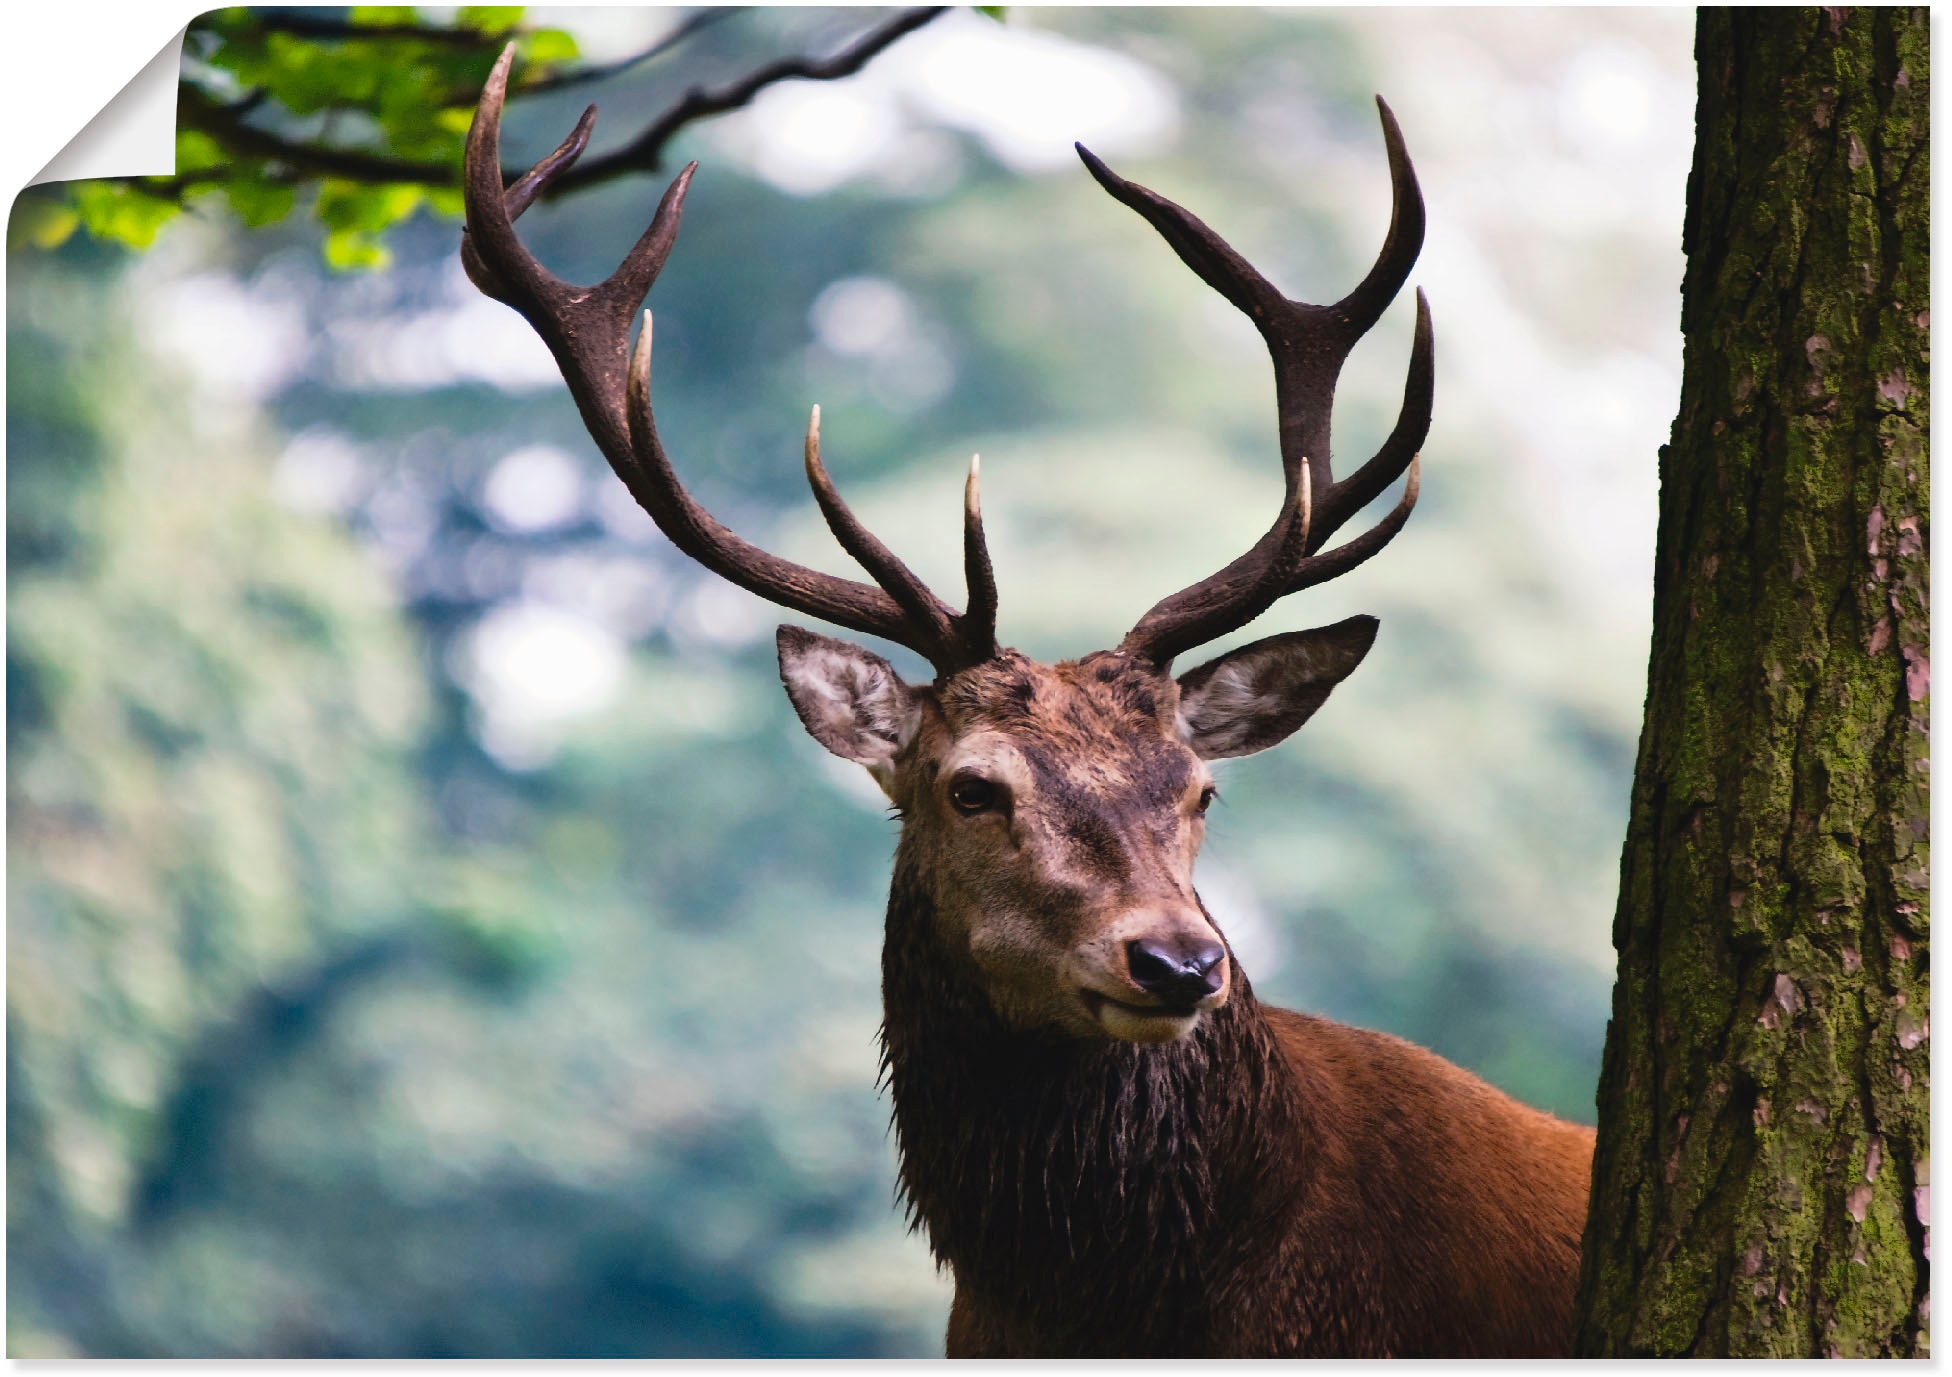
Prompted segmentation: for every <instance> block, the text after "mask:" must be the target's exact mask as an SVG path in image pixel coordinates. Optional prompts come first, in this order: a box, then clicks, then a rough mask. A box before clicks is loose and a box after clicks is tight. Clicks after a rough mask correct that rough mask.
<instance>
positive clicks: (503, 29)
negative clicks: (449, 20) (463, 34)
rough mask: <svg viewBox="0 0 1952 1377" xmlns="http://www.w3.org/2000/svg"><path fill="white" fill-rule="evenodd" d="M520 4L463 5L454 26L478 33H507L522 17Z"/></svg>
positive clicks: (455, 18)
mask: <svg viewBox="0 0 1952 1377" xmlns="http://www.w3.org/2000/svg"><path fill="white" fill-rule="evenodd" d="M522 8H523V7H522V6H520V5H463V6H461V10H460V13H459V14H457V15H455V16H454V27H455V28H457V29H473V30H474V31H475V32H476V33H483V34H505V33H507V32H508V31H509V30H510V29H512V28H514V27H515V26H516V24H518V23H520V22H521V19H522Z"/></svg>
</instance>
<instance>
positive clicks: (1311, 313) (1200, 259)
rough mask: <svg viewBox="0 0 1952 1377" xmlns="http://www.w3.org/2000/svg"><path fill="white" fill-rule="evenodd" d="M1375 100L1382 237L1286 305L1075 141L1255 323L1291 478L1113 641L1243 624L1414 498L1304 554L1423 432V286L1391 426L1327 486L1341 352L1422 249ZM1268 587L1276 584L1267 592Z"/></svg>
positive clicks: (1162, 659) (1357, 505)
mask: <svg viewBox="0 0 1952 1377" xmlns="http://www.w3.org/2000/svg"><path fill="white" fill-rule="evenodd" d="M1376 108H1377V112H1378V114H1379V116H1380V118H1381V120H1382V126H1383V144H1384V147H1385V150H1386V152H1387V154H1388V158H1389V167H1390V187H1391V209H1390V227H1389V232H1388V234H1387V235H1386V236H1385V238H1384V241H1383V247H1382V250H1381V251H1380V252H1379V253H1378V255H1377V258H1376V261H1375V263H1374V264H1373V265H1372V266H1371V268H1370V269H1369V272H1368V273H1367V274H1366V275H1365V276H1364V277H1363V280H1362V281H1361V282H1360V283H1359V284H1358V285H1357V286H1356V288H1355V290H1353V291H1351V292H1350V293H1349V294H1348V295H1347V296H1345V297H1344V298H1343V299H1342V300H1341V301H1339V302H1337V303H1335V304H1334V305H1332V306H1315V305H1311V304H1309V303H1307V302H1301V301H1291V300H1289V299H1288V298H1287V297H1285V296H1283V295H1282V294H1281V293H1280V291H1279V290H1277V289H1276V288H1275V287H1274V286H1273V284H1271V283H1270V282H1268V280H1267V279H1266V278H1265V277H1263V276H1262V275H1261V273H1260V272H1259V271H1258V270H1256V269H1255V268H1254V267H1253V265H1252V264H1250V263H1248V262H1247V260H1246V259H1244V258H1242V257H1241V256H1240V254H1238V253H1237V252H1235V251H1234V249H1233V248H1232V247H1231V246H1230V245H1228V244H1227V243H1226V241H1225V240H1223V239H1221V238H1220V236H1219V235H1217V234H1215V233H1214V232H1213V230H1212V229H1210V228H1208V227H1207V225H1206V224H1205V223H1203V222H1202V221H1201V220H1200V219H1199V218H1198V217H1197V216H1195V215H1193V214H1192V213H1191V212H1190V211H1187V210H1186V209H1185V208H1184V207H1181V206H1179V205H1177V204H1175V203H1174V202H1172V201H1169V200H1167V199H1166V198H1165V197H1163V196H1160V195H1159V194H1158V193H1156V192H1153V191H1150V190H1148V189H1147V188H1145V187H1142V186H1139V185H1137V184H1136V183H1133V182H1129V181H1126V180H1125V179H1124V178H1122V177H1120V176H1118V175H1117V174H1116V173H1114V172H1112V171H1111V169H1109V168H1108V167H1106V166H1105V165H1104V163H1103V162H1101V161H1100V160H1099V159H1098V158H1096V157H1094V156H1093V155H1092V154H1091V153H1090V152H1089V151H1087V150H1086V149H1085V148H1083V147H1082V146H1079V148H1078V153H1079V155H1080V156H1081V157H1082V158H1083V159H1084V163H1085V166H1086V167H1087V168H1089V169H1090V171H1091V175H1092V176H1093V177H1094V178H1096V179H1097V181H1098V183H1099V184H1100V185H1101V186H1103V187H1104V188H1105V189H1106V190H1107V191H1108V192H1110V193H1111V194H1112V196H1113V197H1115V198H1116V199H1117V200H1119V201H1120V202H1122V203H1123V204H1125V205H1127V206H1130V207H1131V208H1132V209H1133V210H1136V211H1137V212H1138V213H1139V214H1140V215H1142V216H1144V217H1145V219H1146V220H1147V222H1148V223H1150V224H1151V225H1152V226H1153V228H1154V229H1156V230H1158V232H1159V233H1160V235H1161V236H1162V237H1163V238H1164V239H1165V240H1166V242H1167V243H1168V244H1170V245H1171V246H1172V248H1173V250H1174V252H1176V253H1177V254H1178V255H1179V257H1180V259H1181V260H1182V261H1183V262H1185V263H1186V265H1187V266H1188V267H1190V268H1192V269H1193V271H1194V272H1195V273H1197V274H1198V275H1199V276H1200V278H1201V279H1202V280H1203V281H1205V282H1206V283H1207V284H1208V285H1209V286H1211V287H1213V288H1214V290H1216V291H1218V292H1219V293H1220V294H1221V295H1222V296H1224V297H1225V298H1226V299H1227V300H1228V301H1230V302H1232V303H1233V304H1234V305H1235V306H1237V307H1239V308H1240V309H1241V310H1242V311H1243V312H1245V313H1246V314H1247V315H1248V316H1249V317H1250V318H1251V319H1252V320H1253V321H1254V324H1255V326H1256V328H1257V329H1259V330H1260V332H1261V337H1262V339H1263V340H1265V341H1266V343H1267V346H1268V353H1269V356H1270V357H1271V359H1272V361H1273V364H1274V386H1275V401H1276V408H1277V411H1278V414H1279V418H1280V439H1281V467H1282V474H1283V477H1284V478H1285V480H1286V483H1287V498H1286V501H1284V503H1283V507H1282V513H1281V515H1280V516H1279V517H1278V518H1277V519H1276V521H1275V523H1274V524H1273V525H1272V526H1270V527H1269V528H1268V530H1267V532H1266V533H1265V534H1263V535H1262V536H1261V538H1260V540H1258V541H1256V542H1255V544H1254V546H1253V547H1252V548H1251V549H1250V550H1248V551H1247V553H1245V554H1243V555H1241V556H1239V557H1238V558H1236V559H1234V560H1233V561H1232V562H1231V563H1229V564H1228V565H1227V566H1226V567H1225V568H1223V569H1221V570H1220V571H1219V572H1218V573H1216V574H1213V575H1211V576H1209V577H1208V578H1206V579H1203V580H1202V581H1200V582H1199V583H1197V584H1194V585H1193V586H1192V587H1190V588H1187V589H1184V590H1182V591H1180V592H1178V593H1175V594H1173V595H1172V596H1171V597H1168V598H1166V599H1163V600H1162V601H1161V602H1159V603H1157V604H1155V605H1154V606H1153V608H1152V609H1151V610H1150V611H1148V612H1147V613H1146V615H1145V616H1144V617H1142V618H1141V619H1140V620H1139V623H1138V625H1137V626H1135V627H1133V629H1132V631H1131V632H1130V633H1129V634H1128V635H1127V636H1126V638H1125V641H1124V642H1123V644H1122V648H1123V649H1125V650H1126V651H1127V652H1128V653H1132V654H1136V655H1144V656H1146V657H1148V658H1150V659H1152V660H1154V661H1155V662H1156V663H1158V664H1159V665H1161V667H1163V666H1165V665H1166V664H1168V663H1170V661H1171V659H1172V657H1173V655H1175V654H1177V653H1178V652H1179V651H1181V650H1184V649H1188V648H1190V647H1191V646H1193V645H1197V644H1199V643H1200V642H1201V641H1204V640H1210V639H1212V638H1213V637H1215V636H1220V635H1224V634H1225V633H1226V632H1228V631H1231V630H1234V629H1236V628H1238V627H1241V626H1244V625H1246V624H1247V622H1248V621H1250V620H1252V619H1253V618H1254V617H1256V616H1258V615H1260V613H1261V612H1263V611H1265V610H1266V609H1267V608H1268V607H1269V606H1271V605H1272V604H1273V602H1274V600H1275V599H1276V598H1278V597H1280V596H1282V595H1283V594H1285V593H1287V592H1291V591H1293V590H1294V589H1295V588H1299V587H1303V586H1306V585H1307V584H1310V583H1317V582H1321V581H1322V580H1323V579H1325V578H1329V577H1333V575H1334V574H1335V573H1340V572H1343V571H1344V570H1346V569H1348V568H1353V567H1354V565H1355V564H1357V563H1360V562H1361V560H1362V559H1366V558H1368V556H1369V555H1370V554H1373V553H1374V552H1375V550H1377V549H1380V548H1381V547H1382V545H1383V544H1386V543H1387V542H1388V539H1389V537H1390V536H1393V535H1394V534H1395V533H1396V531H1397V530H1398V529H1400V528H1401V526H1402V523H1403V521H1404V520H1405V519H1407V518H1408V515H1409V510H1410V507H1411V506H1413V505H1414V503H1415V482H1414V479H1413V481H1412V483H1411V488H1410V492H1409V493H1408V494H1406V498H1405V501H1404V503H1403V504H1402V505H1401V506H1400V507H1399V509H1398V511H1396V512H1392V513H1391V515H1390V516H1389V517H1386V518H1385V519H1384V522H1383V526H1387V527H1389V529H1388V531H1387V532H1386V533H1384V534H1381V535H1379V536H1378V538H1377V539H1375V540H1373V541H1372V540H1371V538H1370V537H1369V536H1363V537H1360V538H1358V539H1357V540H1355V541H1351V542H1349V543H1348V544H1347V545H1345V546H1343V547H1339V548H1338V549H1337V550H1336V551H1334V552H1331V554H1329V555H1326V556H1322V557H1320V558H1321V559H1323V560H1324V561H1326V562H1325V563H1323V564H1320V565H1317V564H1315V563H1314V562H1313V557H1312V556H1311V553H1310V552H1311V551H1312V550H1313V549H1315V548H1319V547H1320V546H1321V545H1323V544H1325V543H1327V541H1328V540H1329V538H1330V537H1331V536H1333V535H1334V534H1335V532H1336V530H1337V529H1339V528H1340V527H1341V526H1342V525H1343V524H1344V523H1345V522H1346V521H1347V520H1348V519H1349V518H1350V517H1351V516H1353V515H1354V514H1355V513H1356V512H1357V511H1358V510H1360V509H1361V508H1362V507H1363V506H1364V505H1365V504H1366V503H1368V502H1369V501H1370V500H1371V499H1373V498H1374V497H1376V496H1377V495H1378V494H1379V493H1381V492H1382V491H1383V490H1384V489H1385V488H1387V487H1388V486H1389V485H1390V484H1391V483H1392V482H1394V481H1395V480H1396V478H1397V477H1398V476H1399V475H1401V474H1402V473H1403V471H1404V469H1405V468H1406V467H1409V466H1411V465H1413V464H1414V462H1415V455H1416V453H1417V451H1418V449H1419V448H1420V447H1421V446H1422V444H1423V440H1424V437H1425V435H1426V434H1427V433H1428V431H1429V427H1430V409H1431V400H1432V391H1433V381H1434V373H1435V369H1434V354H1435V344H1434V340H1433V336H1432V332H1431V327H1430V309H1429V304H1428V303H1427V302H1426V301H1425V299H1424V296H1423V293H1422V292H1421V291H1419V292H1418V293H1417V324H1416V333H1415V337H1414V341H1413V343H1412V345H1411V350H1410V365H1409V372H1408V376H1407V378H1406V380H1405V383H1404V389H1403V405H1402V408H1401V410H1400V411H1399V413H1398V416H1397V422H1396V426H1395V428H1394V429H1393V430H1392V431H1391V433H1390V436H1389V438H1388V439H1387V440H1386V441H1385V442H1384V443H1383V445H1382V447H1381V448H1380V449H1379V450H1378V451H1377V453H1376V454H1375V456H1374V457H1372V458H1371V459H1370V460H1369V462H1367V463H1366V464H1364V465H1362V467H1360V468H1359V469H1357V470H1356V472H1355V473H1354V474H1352V475H1351V476H1350V477H1349V478H1348V479H1347V480H1345V481H1344V482H1341V483H1337V482H1336V481H1335V472H1334V467H1333V464H1332V462H1331V459H1330V452H1329V423H1330V413H1331V411H1332V409H1333V406H1334V400H1335V384H1336V381H1337V379H1338V377H1339V376H1340V374H1341V371H1342V365H1343V363H1344V361H1345V360H1346V359H1347V358H1348V355H1349V351H1350V350H1351V349H1353V348H1354V347H1355V344H1356V341H1357V340H1359V339H1360V338H1361V337H1362V335H1363V334H1364V333H1365V332H1366V331H1367V330H1369V329H1370V327H1371V326H1373V325H1374V324H1375V323H1376V321H1377V320H1378V319H1379V318H1380V317H1381V315H1382V312H1383V310H1384V308H1385V307H1387V306H1388V305H1389V302H1390V300H1391V299H1392V298H1393V297H1394V296H1395V294H1396V293H1397V291H1398V290H1399V289H1400V288H1401V287H1402V285H1403V283H1404V281H1405V279H1406V278H1407V277H1408V276H1409V272H1410V268H1411V266H1412V265H1413V264H1414V263H1415V262H1416V257H1417V254H1418V252H1419V250H1420V249H1421V248H1422V245H1423V232H1424V211H1423V194H1422V191H1421V190H1420V189H1419V187H1418V185H1417V179H1416V170H1415V168H1414V167H1413V166H1412V165H1411V163H1410V156H1409V153H1408V151H1407V150H1406V149H1405V147H1404V144H1403V134H1402V130H1401V129H1400V128H1399V127H1398V126H1397V123H1396V116H1395V115H1394V114H1393V113H1392V112H1391V110H1390V108H1389V106H1388V105H1387V104H1386V103H1385V102H1384V101H1383V100H1382V98H1381V97H1378V98H1377V101H1376ZM1303 488H1307V489H1310V490H1312V495H1313V501H1312V504H1311V505H1312V513H1311V515H1312V520H1311V521H1310V522H1308V523H1307V525H1306V527H1305V528H1301V542H1302V543H1301V545H1300V546H1296V545H1295V544H1294V543H1293V537H1294V535H1295V533H1296V531H1297V529H1298V528H1297V526H1296V524H1295V523H1294V521H1293V520H1292V519H1291V517H1290V509H1291V508H1293V507H1294V506H1295V505H1296V502H1297V498H1298V497H1299V495H1300V493H1301V491H1302V489H1303ZM1378 531H1379V532H1380V531H1382V527H1378ZM1290 566H1292V568H1290ZM1284 571H1285V572H1284ZM1270 588H1273V589H1275V591H1274V592H1273V593H1272V594H1270V593H1269V589H1270Z"/></svg>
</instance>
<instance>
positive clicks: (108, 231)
mask: <svg viewBox="0 0 1952 1377" xmlns="http://www.w3.org/2000/svg"><path fill="white" fill-rule="evenodd" d="M70 185H72V187H73V188H74V204H75V209H76V211H77V212H78V213H79V214H80V216H81V223H82V224H83V225H85V226H86V227H87V229H88V232H89V233H90V234H92V235H94V236H95V237H96V238H98V239H112V240H114V241H116V242H117V243H120V244H127V245H128V246H129V247H130V248H134V249H146V248H148V247H149V246H150V245H151V244H153V243H155V242H156V236H157V234H158V233H160V232H161V230H162V228H163V226H164V225H166V224H168V223H169V222H170V221H171V220H173V219H175V218H176V216H177V214H178V213H179V212H180V211H181V210H182V207H181V206H179V205H178V204H177V203H176V202H175V201H173V200H165V199H164V198H162V197H160V196H152V195H150V194H149V193H147V192H144V191H140V190H138V189H137V188H135V187H133V186H130V185H128V184H126V183H123V182H115V181H91V182H74V183H71V184H70Z"/></svg>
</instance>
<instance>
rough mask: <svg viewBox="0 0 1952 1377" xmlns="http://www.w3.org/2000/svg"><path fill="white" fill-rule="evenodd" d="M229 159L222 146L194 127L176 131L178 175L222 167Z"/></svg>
mask: <svg viewBox="0 0 1952 1377" xmlns="http://www.w3.org/2000/svg"><path fill="white" fill-rule="evenodd" d="M229 161H230V158H229V156H228V155H227V154H226V153H225V152H224V146H223V145H222V144H220V143H218V142H217V140H215V139H213V138H211V137H210V135H208V134H205V133H202V132H201V131H199V130H195V129H179V130H177V131H176V171H177V173H178V174H179V175H181V174H182V173H186V172H203V171H205V170H207V169H209V168H213V167H223V166H224V165H225V164H226V163H228V162H229Z"/></svg>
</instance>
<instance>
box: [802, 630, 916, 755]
mask: <svg viewBox="0 0 1952 1377" xmlns="http://www.w3.org/2000/svg"><path fill="white" fill-rule="evenodd" d="M778 641H779V677H780V680H781V681H782V682H783V683H784V684H785V685H786V696H787V697H788V698H791V699H792V700H793V710H794V711H795V712H797V713H798V714H799V715H800V721H801V723H802V724H803V725H804V726H805V727H806V729H807V731H808V732H809V733H810V734H811V735H812V736H813V739H814V740H815V741H818V742H819V743H820V744H821V745H823V746H825V747H826V748H827V749H828V750H830V751H832V752H833V753H834V754H835V755H837V756H839V757H841V758H842V759H843V760H852V761H854V762H856V763H857V764H861V765H865V766H867V767H868V773H869V774H871V775H873V776H874V777H875V780H876V782H878V783H879V784H880V785H881V787H882V788H883V789H886V788H887V787H888V780H889V777H890V771H891V770H892V769H893V768H894V762H895V757H896V756H897V755H898V754H900V753H901V749H902V747H904V746H906V745H907V744H908V743H909V742H910V741H911V740H913V739H914V736H915V732H916V730H917V728H918V727H920V725H921V721H922V710H921V703H920V697H919V695H918V694H917V692H916V690H914V689H913V688H910V687H909V686H908V685H907V684H904V683H903V682H902V681H901V676H900V675H899V674H896V673H895V667H894V666H893V665H891V664H889V663H888V662H887V661H886V660H884V659H882V658H881V657H880V656H879V655H876V654H875V653H874V652H873V651H870V650H864V649H862V648H861V647H860V646H857V645H854V644H853V643H851V642H849V641H836V640H834V639H833V638H832V637H830V636H817V635H815V634H814V633H813V632H811V631H806V630H803V629H802V628H800V627H797V626H782V627H781V628H780V629H779V635H778Z"/></svg>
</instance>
